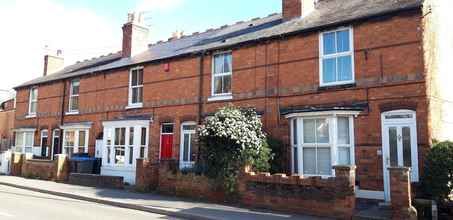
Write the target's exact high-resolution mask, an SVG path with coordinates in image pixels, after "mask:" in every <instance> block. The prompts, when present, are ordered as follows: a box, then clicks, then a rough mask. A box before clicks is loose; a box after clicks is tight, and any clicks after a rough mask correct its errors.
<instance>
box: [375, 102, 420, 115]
mask: <svg viewBox="0 0 453 220" xmlns="http://www.w3.org/2000/svg"><path fill="white" fill-rule="evenodd" d="M400 109H407V110H413V111H417V103H416V102H410V101H398V102H386V103H383V104H380V105H379V110H380V112H381V113H382V112H388V111H394V110H400Z"/></svg>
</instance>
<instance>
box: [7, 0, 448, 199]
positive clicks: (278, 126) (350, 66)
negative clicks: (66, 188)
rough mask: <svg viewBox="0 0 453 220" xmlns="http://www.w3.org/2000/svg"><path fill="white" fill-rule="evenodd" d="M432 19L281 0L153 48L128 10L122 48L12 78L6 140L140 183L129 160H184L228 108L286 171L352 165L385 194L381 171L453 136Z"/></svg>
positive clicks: (418, 2) (413, 5) (324, 172)
mask: <svg viewBox="0 0 453 220" xmlns="http://www.w3.org/2000/svg"><path fill="white" fill-rule="evenodd" d="M237 7H241V6H240V5H238V6H237ZM194 13H196V12H194ZM440 23H441V19H439V18H438V16H437V15H436V13H435V3H434V4H433V3H432V2H431V1H428V0H426V1H423V0H391V1H390V0H348V1H343V0H282V13H277V14H272V15H269V16H267V17H263V18H256V19H252V20H249V21H241V22H237V23H235V24H232V25H225V26H222V27H220V28H216V29H210V30H207V31H206V32H202V33H193V34H192V35H189V36H186V35H177V34H176V35H175V36H173V37H172V38H170V39H169V40H168V41H165V42H158V43H156V44H148V42H147V39H148V38H149V29H148V27H146V26H145V25H143V19H142V16H141V15H140V14H139V13H133V14H130V15H129V17H128V21H127V23H126V24H124V26H123V27H122V28H123V42H122V50H121V51H120V52H116V53H111V54H108V55H106V56H101V57H97V58H93V59H90V60H85V61H83V62H78V63H75V64H73V65H69V66H66V67H64V68H62V63H63V60H62V57H61V56H52V55H48V56H46V57H45V64H44V75H43V76H41V77H39V78H37V79H33V80H31V81H29V82H26V83H24V84H22V85H20V86H17V87H16V88H15V89H16V91H17V100H16V107H17V108H16V116H15V122H14V125H15V130H14V131H15V144H14V145H15V146H14V147H15V150H16V151H18V152H23V153H27V152H28V153H33V154H34V155H35V156H36V157H41V158H44V159H53V157H54V155H56V154H67V155H72V154H74V153H81V152H84V153H88V154H90V155H91V156H97V157H100V158H102V167H101V174H103V175H113V176H122V177H124V181H125V182H128V183H131V184H134V182H135V173H136V170H135V168H136V160H137V158H147V159H148V160H150V161H159V160H167V159H174V160H177V161H179V166H180V167H181V168H184V167H190V166H192V165H193V163H194V161H195V158H196V157H197V142H196V125H198V124H199V123H201V122H202V121H203V119H204V118H205V117H208V116H210V115H212V114H213V113H214V112H215V111H216V110H217V109H218V108H220V107H222V106H225V105H228V104H233V105H235V106H240V107H249V108H254V109H256V111H257V112H258V113H259V114H260V116H261V120H262V122H263V124H264V129H265V131H266V133H267V134H269V135H270V136H272V137H275V138H277V139H280V140H282V141H283V143H284V146H282V147H283V148H284V152H286V157H285V159H284V160H282V161H281V163H282V165H283V166H284V167H286V170H284V171H285V172H286V173H288V174H301V175H304V176H322V177H329V176H334V175H335V173H334V170H333V166H334V165H349V164H350V165H356V166H357V173H356V188H357V196H359V197H365V198H376V199H386V200H388V199H389V196H390V195H389V192H390V191H389V189H390V187H391V186H390V184H389V174H388V170H387V167H389V166H407V167H411V168H412V172H411V181H412V182H418V181H419V178H420V176H421V174H422V165H423V160H424V156H425V153H426V151H427V150H428V149H429V148H430V146H431V144H432V140H433V139H438V140H444V139H449V138H450V139H451V138H453V120H452V119H451V117H452V115H451V114H452V113H451V112H452V111H453V104H452V103H453V92H451V91H450V92H448V91H449V90H448V87H449V86H448V79H451V76H449V74H450V73H449V72H448V65H449V64H448V63H440V62H439V60H440V59H438V57H439V54H440V52H441V51H443V50H444V49H447V48H451V45H442V44H440V43H439V42H440V40H439V38H440V37H439V36H441V35H442V34H445V35H447V36H448V34H447V32H448V30H444V29H442V28H441V25H439V24H440ZM450 63H451V62H450ZM450 75H451V74H450ZM449 77H450V78H449ZM450 82H451V81H450Z"/></svg>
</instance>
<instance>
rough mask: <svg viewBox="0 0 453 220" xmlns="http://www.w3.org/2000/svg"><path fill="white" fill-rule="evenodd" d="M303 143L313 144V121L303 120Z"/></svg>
mask: <svg viewBox="0 0 453 220" xmlns="http://www.w3.org/2000/svg"><path fill="white" fill-rule="evenodd" d="M304 143H315V120H314V119H304Z"/></svg>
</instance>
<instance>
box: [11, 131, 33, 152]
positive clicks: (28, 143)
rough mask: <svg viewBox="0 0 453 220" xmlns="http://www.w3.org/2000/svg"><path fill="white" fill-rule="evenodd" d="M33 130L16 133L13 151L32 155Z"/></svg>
mask: <svg viewBox="0 0 453 220" xmlns="http://www.w3.org/2000/svg"><path fill="white" fill-rule="evenodd" d="M34 134H35V131H34V130H18V131H16V139H15V144H14V145H15V151H16V152H20V153H33V142H34Z"/></svg>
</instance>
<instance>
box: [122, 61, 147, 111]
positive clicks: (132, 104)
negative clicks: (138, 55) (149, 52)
mask: <svg viewBox="0 0 453 220" xmlns="http://www.w3.org/2000/svg"><path fill="white" fill-rule="evenodd" d="M137 70H142V73H143V75H142V81H143V82H142V84H141V85H136V86H132V73H133V72H134V71H137ZM137 79H138V78H137ZM144 81H145V71H144V67H143V66H138V67H134V68H132V69H130V70H129V95H128V106H127V107H126V109H133V108H142V107H143V99H144V87H143V85H144ZM139 88H142V102H137V103H133V102H132V99H133V97H132V91H133V89H139Z"/></svg>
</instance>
